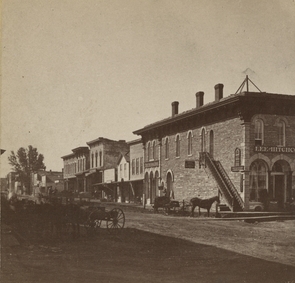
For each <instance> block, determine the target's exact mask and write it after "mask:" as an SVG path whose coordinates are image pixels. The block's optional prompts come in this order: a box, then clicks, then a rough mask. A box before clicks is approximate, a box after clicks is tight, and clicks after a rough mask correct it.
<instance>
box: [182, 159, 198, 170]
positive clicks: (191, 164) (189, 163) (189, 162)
mask: <svg viewBox="0 0 295 283" xmlns="http://www.w3.org/2000/svg"><path fill="white" fill-rule="evenodd" d="M184 167H185V168H195V167H196V162H195V161H193V160H185V163H184Z"/></svg>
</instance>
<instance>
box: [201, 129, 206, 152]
mask: <svg viewBox="0 0 295 283" xmlns="http://www.w3.org/2000/svg"><path fill="white" fill-rule="evenodd" d="M205 151H206V140H205V129H204V128H203V129H202V133H201V152H205Z"/></svg>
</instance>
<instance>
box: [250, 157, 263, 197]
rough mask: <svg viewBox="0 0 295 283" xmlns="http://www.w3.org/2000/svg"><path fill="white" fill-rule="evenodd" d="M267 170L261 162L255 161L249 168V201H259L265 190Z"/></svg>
mask: <svg viewBox="0 0 295 283" xmlns="http://www.w3.org/2000/svg"><path fill="white" fill-rule="evenodd" d="M266 185H267V169H266V165H265V163H264V162H263V161H261V160H257V161H255V162H253V163H252V165H251V167H250V201H260V202H262V201H263V200H262V199H261V197H262V195H264V194H265V190H266V189H267V186H266Z"/></svg>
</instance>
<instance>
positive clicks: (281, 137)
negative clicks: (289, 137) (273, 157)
mask: <svg viewBox="0 0 295 283" xmlns="http://www.w3.org/2000/svg"><path fill="white" fill-rule="evenodd" d="M276 125H277V129H278V145H279V146H285V145H286V123H285V122H284V121H283V120H279V121H278V122H277V124H276Z"/></svg>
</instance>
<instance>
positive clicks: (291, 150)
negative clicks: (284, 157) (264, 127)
mask: <svg viewBox="0 0 295 283" xmlns="http://www.w3.org/2000/svg"><path fill="white" fill-rule="evenodd" d="M254 151H255V152H270V153H295V147H282V146H260V145H259V146H255V148H254Z"/></svg>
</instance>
